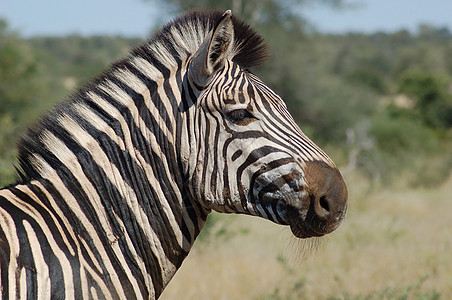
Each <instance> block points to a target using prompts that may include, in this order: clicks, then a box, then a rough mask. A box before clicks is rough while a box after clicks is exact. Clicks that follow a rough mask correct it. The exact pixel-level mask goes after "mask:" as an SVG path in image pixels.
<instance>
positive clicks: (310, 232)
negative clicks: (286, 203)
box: [286, 196, 343, 239]
mask: <svg viewBox="0 0 452 300" xmlns="http://www.w3.org/2000/svg"><path fill="white" fill-rule="evenodd" d="M307 201H309V206H308V207H307V209H306V207H305V208H302V209H300V208H296V207H293V206H290V207H287V208H286V213H287V219H288V223H289V226H290V229H291V230H292V233H293V234H294V235H295V236H296V237H298V238H303V239H304V238H310V237H320V236H323V235H326V234H328V233H331V232H333V231H334V230H335V229H336V228H338V227H339V224H340V223H341V221H342V219H343V215H341V216H340V217H338V218H336V220H335V221H331V219H330V218H324V217H322V216H320V215H319V213H318V208H316V207H315V201H313V199H312V196H311V197H309V199H307Z"/></svg>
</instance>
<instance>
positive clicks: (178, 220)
mask: <svg viewBox="0 0 452 300" xmlns="http://www.w3.org/2000/svg"><path fill="white" fill-rule="evenodd" d="M141 63H143V62H141ZM131 76H132V74H131V73H127V71H125V70H120V69H118V70H117V71H116V73H113V74H110V75H108V76H106V77H105V80H103V81H102V82H101V83H100V84H99V85H97V86H94V87H91V88H90V89H89V90H86V91H84V92H83V93H81V94H79V95H77V96H76V101H71V102H68V103H65V106H64V109H62V108H57V109H56V112H54V113H53V114H51V115H50V116H47V117H45V118H44V120H43V121H42V123H41V124H40V126H38V127H36V129H32V130H30V131H31V133H29V135H28V136H26V138H25V139H24V140H23V141H22V147H23V148H22V149H25V148H26V149H27V151H29V152H27V153H26V154H27V157H26V158H27V160H28V161H29V162H30V164H31V165H32V168H30V170H32V172H29V174H30V175H29V176H30V177H32V178H31V179H33V178H37V179H38V182H39V184H41V185H43V186H44V187H45V190H46V191H49V193H50V194H51V195H52V196H53V198H54V199H57V201H55V203H54V205H55V207H53V206H52V205H50V204H47V206H49V207H50V206H51V207H52V208H53V210H54V211H55V213H56V214H57V215H59V218H61V220H65V221H63V223H65V224H66V225H67V228H68V231H70V230H72V231H73V238H74V243H76V244H77V245H78V247H80V248H82V249H83V250H82V251H84V252H88V253H91V254H92V256H93V262H91V263H90V262H87V263H88V264H92V268H93V269H99V268H100V270H99V273H101V274H110V273H111V272H112V271H114V272H116V273H124V274H120V275H124V276H125V277H126V278H128V279H129V280H130V282H131V285H132V286H133V285H134V284H133V283H134V282H135V285H136V286H139V287H140V290H141V292H142V293H144V294H146V291H147V290H148V291H153V292H152V293H153V294H154V295H159V294H160V293H161V292H162V291H163V289H164V287H165V286H166V284H167V283H168V282H169V280H170V279H171V278H172V276H173V275H174V273H175V272H176V270H177V269H178V268H179V266H180V265H181V263H182V261H183V259H184V258H185V257H186V255H187V254H188V252H189V250H190V248H191V246H192V244H193V242H194V240H195V238H196V236H197V235H198V233H199V231H200V230H201V228H202V226H203V224H204V222H205V220H206V217H207V212H206V211H205V210H204V209H203V208H202V207H200V205H199V204H198V203H197V202H196V201H194V200H193V199H192V198H191V197H190V196H189V194H188V192H187V188H186V186H185V185H184V184H185V183H186V182H187V180H186V179H185V178H184V175H183V171H182V168H181V162H180V161H181V159H180V157H178V155H179V153H180V148H179V149H178V147H182V145H180V138H181V134H180V132H179V131H178V130H177V128H181V127H182V125H181V124H179V123H178V122H181V121H182V118H181V117H180V116H179V115H178V114H179V112H178V111H176V110H174V107H177V104H174V103H176V102H177V101H176V100H175V99H168V97H167V96H164V95H163V91H165V88H163V86H164V85H165V82H169V81H167V80H160V82H159V83H158V84H157V86H154V85H153V84H150V82H154V83H155V82H157V80H151V79H149V81H148V82H147V83H146V82H144V80H143V79H140V80H139V78H137V77H131ZM126 79H127V80H126ZM125 81H127V82H128V83H127V84H126V83H125ZM160 85H161V86H160ZM150 87H153V88H152V89H151V88H150ZM176 87H177V84H176ZM174 90H177V89H174ZM159 91H160V92H159ZM175 93H176V92H175ZM179 97H180V96H179ZM165 100H166V101H170V100H171V101H170V102H164V101H165ZM177 139H179V142H178V141H177ZM22 155H23V154H22ZM37 170H39V171H37ZM34 172H38V174H35V173H34ZM31 182H32V183H33V182H35V181H33V180H32V181H31ZM32 183H30V184H32ZM43 203H47V202H46V201H43ZM69 228H71V229H70V230H69ZM105 256H106V257H108V259H109V261H110V263H106V262H105V261H104V260H105V259H107V258H106V257H105ZM80 259H82V258H80ZM121 261H125V262H126V263H127V264H120V265H121V266H123V267H122V268H123V269H121V268H116V269H114V270H111V269H109V267H108V266H109V265H112V266H114V265H116V264H117V262H121ZM125 266H127V267H125ZM131 274H132V275H133V276H132V277H130V275H131ZM120 278H124V277H122V276H120Z"/></svg>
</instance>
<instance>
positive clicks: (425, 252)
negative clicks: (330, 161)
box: [162, 178, 452, 299]
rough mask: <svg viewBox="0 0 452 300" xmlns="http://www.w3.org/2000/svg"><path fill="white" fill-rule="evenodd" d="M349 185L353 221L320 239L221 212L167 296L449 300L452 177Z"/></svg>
mask: <svg viewBox="0 0 452 300" xmlns="http://www.w3.org/2000/svg"><path fill="white" fill-rule="evenodd" d="M347 181H348V182H349V188H350V204H349V212H348V216H347V218H346V221H345V222H344V224H342V226H341V227H340V228H339V229H338V230H337V231H336V232H335V233H333V234H331V235H329V236H328V237H326V238H323V239H321V240H320V242H316V241H315V242H309V241H307V242H306V241H298V240H295V239H294V238H293V237H292V235H291V233H290V230H289V229H287V228H283V227H281V226H278V225H275V224H273V223H271V222H268V221H265V220H261V219H258V218H253V217H246V216H231V215H225V216H217V217H218V221H217V222H216V223H215V225H214V228H213V229H212V230H211V232H212V233H211V234H210V235H209V236H210V238H209V239H208V240H203V241H198V242H197V243H196V245H195V247H194V248H193V250H192V252H191V253H190V255H189V256H188V258H187V259H186V261H185V262H184V264H183V265H182V268H181V269H180V270H179V272H178V273H177V274H176V276H175V278H174V279H173V281H172V282H171V283H170V285H169V286H168V287H167V289H166V290H165V292H164V294H163V295H162V299H452V251H451V250H452V234H451V230H452V196H451V194H452V178H451V180H449V181H448V182H447V183H446V184H444V185H443V186H441V187H439V188H436V189H417V190H403V189H398V190H388V191H381V192H378V193H375V192H374V193H367V192H366V189H365V185H364V184H363V183H355V182H356V181H357V180H356V179H353V178H348V180H347ZM364 195H365V196H364ZM313 248H318V249H317V250H316V251H312V250H311V249H313ZM309 254H311V255H309ZM306 257H307V259H306Z"/></svg>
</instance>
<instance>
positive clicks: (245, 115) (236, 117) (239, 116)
mask: <svg viewBox="0 0 452 300" xmlns="http://www.w3.org/2000/svg"><path fill="white" fill-rule="evenodd" d="M227 115H228V118H229V119H230V120H231V121H232V122H234V123H235V124H237V125H248V124H249V123H251V122H252V121H253V119H255V117H254V116H253V115H252V114H251V113H250V112H249V111H248V110H247V109H236V110H233V111H230V112H229V113H228V114H227Z"/></svg>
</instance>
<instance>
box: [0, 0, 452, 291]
mask: <svg viewBox="0 0 452 300" xmlns="http://www.w3.org/2000/svg"><path fill="white" fill-rule="evenodd" d="M155 1H156V0H155ZM155 1H154V2H155ZM150 2H152V1H150ZM308 2H310V1H309V0H304V1H303V0H298V1H296V0H287V1H276V0H260V1H257V0H248V1H245V0H243V1H238V0H233V1H231V0H229V1H207V0H204V1H202V0H197V1H177V0H172V1H166V2H165V3H166V5H167V6H166V8H167V10H168V11H169V12H170V13H172V14H176V13H178V12H180V11H182V10H184V11H185V10H188V9H192V8H193V7H205V8H220V9H225V8H229V7H232V8H233V10H234V13H235V14H238V15H240V16H242V17H243V18H244V19H246V20H247V21H248V22H250V23H251V24H252V25H253V27H255V29H256V30H257V31H258V32H260V33H261V34H262V35H263V36H264V37H265V38H266V40H267V42H268V44H269V47H270V50H271V53H272V57H271V60H270V61H269V62H268V63H267V64H266V65H264V66H262V67H260V68H257V69H255V70H253V71H254V72H255V73H257V74H258V75H259V76H260V77H261V78H262V79H263V80H264V82H266V83H267V84H268V85H269V86H270V87H272V88H273V89H274V90H275V91H276V92H277V93H278V94H280V95H281V96H282V98H283V99H285V101H286V102H287V104H288V106H289V110H290V111H291V112H292V114H293V116H294V117H295V119H296V120H297V122H299V124H300V127H301V128H302V129H303V130H304V131H305V132H306V133H307V134H308V136H310V137H311V138H312V139H313V140H314V141H315V142H316V143H317V144H319V145H320V146H321V147H322V148H324V149H325V150H326V151H327V153H329V154H330V155H331V156H332V158H333V160H334V161H336V163H337V164H338V166H339V167H340V168H341V170H342V172H343V174H344V175H345V176H346V181H347V183H348V186H349V189H350V211H349V216H348V217H347V220H346V222H345V224H344V225H343V226H342V227H341V229H340V230H339V231H338V233H337V234H333V235H332V236H333V237H332V238H331V241H330V243H328V244H323V246H321V247H320V250H319V251H317V252H320V253H318V254H316V255H314V256H313V257H312V258H311V259H309V260H308V261H307V262H306V263H303V264H302V265H297V264H296V263H295V266H294V263H293V261H291V260H290V259H289V260H288V259H287V257H286V256H285V255H284V253H282V252H281V248H275V247H278V246H279V247H280V244H279V243H278V244H277V245H274V237H275V236H278V235H280V234H279V231H278V230H280V229H279V227H277V226H275V225H273V224H271V223H269V222H263V221H260V220H256V219H249V218H242V217H233V216H220V215H218V214H213V215H212V216H211V217H209V222H208V225H207V226H206V228H205V230H204V231H205V232H204V233H203V234H202V236H201V237H200V241H199V244H197V245H196V247H195V249H194V251H193V252H194V253H192V254H191V255H190V256H189V258H188V261H187V262H186V263H185V264H184V266H187V267H183V268H182V270H181V275H179V274H178V275H177V276H176V277H177V278H176V280H175V283H171V285H170V288H169V290H168V291H167V292H165V293H166V294H164V296H165V297H167V299H171V298H173V297H179V296H180V295H188V296H189V297H191V298H196V299H199V296H200V295H207V296H206V298H222V297H225V298H228V295H229V296H230V297H235V298H237V299H238V298H250V297H251V295H252V296H253V297H257V298H256V299H299V298H300V297H301V298H310V299H318V298H319V297H320V298H330V299H383V298H384V299H439V298H442V297H444V299H447V298H449V297H452V284H451V282H452V278H451V274H452V261H451V260H450V253H451V244H450V243H451V240H450V234H449V233H448V230H447V229H450V228H452V220H451V216H450V213H449V214H448V215H444V214H445V213H447V212H450V211H451V209H452V207H450V194H451V192H452V182H451V181H450V180H449V181H447V180H448V178H450V173H451V168H452V155H451V153H452V60H451V59H450V58H451V57H452V33H451V32H450V31H449V30H448V29H447V28H435V27H431V26H428V25H421V26H419V28H418V30H417V32H415V33H413V32H408V31H404V30H402V31H398V32H393V33H382V32H376V33H373V34H358V33H349V34H341V35H331V34H320V33H318V32H316V31H315V30H314V29H313V28H312V26H311V25H310V24H307V23H306V22H305V21H304V20H303V19H302V18H301V17H300V14H299V11H300V9H302V7H303V5H305V4H306V3H308ZM322 3H324V4H325V5H330V6H333V7H336V8H340V9H342V8H343V7H344V6H345V4H344V3H343V2H342V1H338V0H324V1H322ZM137 43H139V41H138V40H137V39H131V38H124V37H111V36H93V37H82V36H67V37H31V38H27V39H25V38H22V37H21V36H20V33H16V32H13V31H11V30H10V29H9V28H8V24H7V21H5V20H2V21H0V186H4V185H7V184H11V183H13V182H14V180H15V176H16V175H15V170H14V167H13V165H14V162H15V156H16V148H15V141H16V140H17V138H18V137H19V136H20V133H21V132H22V131H23V130H24V128H25V127H26V126H28V125H29V124H30V122H31V121H32V120H33V119H36V118H37V116H38V115H40V114H41V113H43V112H44V111H45V110H46V109H48V108H50V107H51V106H52V105H53V104H54V103H55V102H57V101H59V100H61V99H62V98H64V97H65V96H66V95H67V94H68V93H71V92H74V91H75V89H76V88H77V87H80V86H81V85H83V83H84V82H86V81H88V80H90V78H92V77H93V76H95V75H96V74H98V73H99V72H101V71H102V70H103V69H105V67H106V66H107V65H108V64H109V63H111V62H112V61H114V60H115V59H118V58H119V57H123V56H125V55H126V54H127V53H128V51H129V49H130V48H131V47H132V46H133V45H136V44H137ZM254 224H258V225H254ZM262 228H265V232H263V229H262ZM267 228H268V230H267ZM275 230H276V232H275ZM449 231H450V230H449ZM251 236H252V237H253V238H252V239H251ZM286 236H287V239H286V240H290V238H289V237H288V236H289V234H287V235H286ZM445 236H448V237H449V238H445ZM245 241H248V243H246V242H245ZM250 241H252V242H250ZM200 244H201V246H199V245H200ZM293 244H294V247H289V248H297V249H298V248H300V247H301V248H302V249H305V248H306V247H307V248H309V247H310V246H313V245H314V244H315V243H314V244H304V246H303V245H301V246H300V245H299V243H298V242H294V243H293ZM306 245H308V246H306ZM234 247H237V248H234ZM242 247H243V249H242ZM305 250H306V249H305ZM289 252H290V251H289ZM301 252H302V253H306V251H301ZM307 252H309V251H307ZM249 253H252V255H250V254H249ZM448 253H449V254H448ZM291 255H292V254H289V256H291ZM231 256H234V257H235V258H237V259H235V258H234V259H232V258H230V257H231ZM292 256H293V255H292ZM206 260H207V261H211V262H212V265H211V266H212V267H208V265H207V264H205V263H202V262H205V261H206ZM219 261H223V262H224V263H225V264H220V263H219ZM231 261H234V263H233V264H231ZM262 261H265V262H267V263H266V264H262ZM199 265H203V266H204V267H203V268H205V269H202V270H201V273H199V274H198V273H196V276H193V274H192V271H193V270H194V269H193V268H195V267H194V266H196V268H198V267H199ZM191 266H193V268H192V267H191ZM254 268H256V269H255V270H254ZM253 270H254V271H255V272H253ZM204 273H205V274H207V275H206V276H204V277H206V278H204V277H203V274H204ZM256 274H258V275H259V276H257V275H256ZM270 274H271V275H270ZM217 275H218V276H220V277H219V278H221V280H224V281H227V282H230V283H227V284H225V283H224V281H221V280H220V282H221V284H218V283H216V281H214V282H209V281H208V280H209V279H210V280H212V279H211V278H212V276H217ZM267 275H268V276H267ZM262 277H263V278H262ZM197 278H202V280H201V281H200V280H196V279H197ZM203 280H207V281H208V282H207V283H206V282H204V281H203ZM259 280H260V281H259ZM195 281H196V282H195ZM200 282H201V283H202V282H204V286H202V285H199V283H200ZM234 284H235V285H234ZM212 286H213V287H214V288H212ZM188 287H192V289H188ZM230 290H235V291H239V293H237V292H236V293H230V292H229V291H230ZM178 293H179V294H178ZM177 295H179V296H177ZM244 295H245V296H244ZM247 295H248V296H247ZM242 296H244V297H242Z"/></svg>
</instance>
